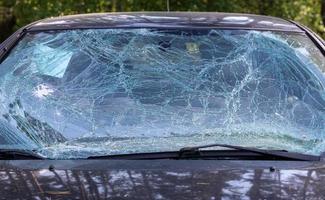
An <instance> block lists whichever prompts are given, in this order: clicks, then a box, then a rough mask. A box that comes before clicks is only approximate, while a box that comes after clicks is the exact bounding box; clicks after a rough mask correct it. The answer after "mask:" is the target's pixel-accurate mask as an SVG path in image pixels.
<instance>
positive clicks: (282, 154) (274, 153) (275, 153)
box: [179, 143, 320, 161]
mask: <svg viewBox="0 0 325 200" xmlns="http://www.w3.org/2000/svg"><path fill="white" fill-rule="evenodd" d="M209 147H225V148H231V149H235V150H239V151H246V152H252V153H257V154H261V155H265V156H271V157H275V158H282V159H289V160H299V161H319V160H320V157H319V156H314V155H307V154H301V153H295V152H288V151H285V150H281V151H279V150H265V149H259V148H252V147H243V146H236V145H228V144H217V143H215V144H209V145H202V146H193V147H184V148H181V149H180V150H179V151H180V154H181V156H188V155H195V154H199V153H200V149H204V148H209Z"/></svg>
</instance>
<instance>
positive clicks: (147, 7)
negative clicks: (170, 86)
mask: <svg viewBox="0 0 325 200" xmlns="http://www.w3.org/2000/svg"><path fill="white" fill-rule="evenodd" d="M166 1H167V0H0V30H1V33H0V41H1V39H3V38H4V36H7V35H8V34H9V33H11V32H12V31H14V30H15V29H17V28H18V27H22V26H24V25H26V24H28V23H30V22H33V21H36V20H39V19H43V18H46V17H51V16H61V15H69V14H78V13H92V12H128V11H166V9H167V7H166ZM169 1H170V10H171V11H207V12H239V13H253V14H262V15H271V16H276V17H281V18H285V19H292V20H295V21H298V22H300V23H302V24H305V25H307V26H308V27H310V28H311V29H313V30H314V31H316V32H318V33H319V34H320V35H321V36H322V37H323V38H324V37H325V28H324V23H325V22H324V21H323V20H324V19H325V16H322V14H321V13H322V12H323V15H324V9H325V8H324V6H325V3H324V2H323V1H325V0H169ZM322 2H323V10H322ZM3 27H6V28H3Z"/></svg>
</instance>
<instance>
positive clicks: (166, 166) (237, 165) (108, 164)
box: [0, 160, 325, 199]
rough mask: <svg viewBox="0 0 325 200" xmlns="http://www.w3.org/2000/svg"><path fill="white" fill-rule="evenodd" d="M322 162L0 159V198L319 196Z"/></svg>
mask: <svg viewBox="0 0 325 200" xmlns="http://www.w3.org/2000/svg"><path fill="white" fill-rule="evenodd" d="M324 185H325V163H324V162H294V161H215V160H178V161H177V160H175V161H174V160H151V161H150V160H142V161H140V160H138V161H132V160H126V161H125V160H124V161H123V160H74V161H73V160H70V161H55V160H52V161H47V160H46V161H25V160H24V161H18V160H17V161H0V194H1V196H0V199H108V198H109V199H220V198H227V199H228V198H229V199H324V198H325V191H324Z"/></svg>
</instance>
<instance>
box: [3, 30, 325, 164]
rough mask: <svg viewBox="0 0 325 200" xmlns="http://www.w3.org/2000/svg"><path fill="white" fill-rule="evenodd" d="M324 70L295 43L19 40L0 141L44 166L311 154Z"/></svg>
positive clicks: (75, 34) (179, 35)
mask: <svg viewBox="0 0 325 200" xmlns="http://www.w3.org/2000/svg"><path fill="white" fill-rule="evenodd" d="M324 69H325V62H324V57H323V55H322V54H321V52H320V51H319V50H318V49H317V48H316V47H315V46H314V44H313V43H312V42H311V41H310V40H309V39H308V38H307V37H306V36H304V35H297V34H296V35H294V34H292V35H290V34H288V33H280V32H279V33H274V32H259V31H242V30H153V29H107V30H103V29H101V30H99V29H96V30H69V31H60V32H44V33H35V34H27V35H26V36H25V37H24V38H23V40H22V41H21V42H20V43H19V44H18V45H17V46H16V47H15V48H14V49H13V51H12V52H11V53H10V55H9V56H8V57H7V59H6V60H5V61H4V62H3V63H2V64H0V91H1V93H0V100H1V105H2V106H1V107H0V113H1V115H0V116H2V118H1V123H3V124H6V127H9V128H10V130H11V131H5V130H4V131H2V132H1V134H2V135H4V136H5V137H9V138H16V139H15V140H14V141H15V142H14V143H16V144H17V145H18V146H19V144H22V145H21V148H27V147H26V143H27V146H28V144H30V145H31V146H33V147H34V148H35V146H37V149H38V150H39V151H40V152H42V154H44V155H45V156H48V157H52V158H71V157H87V156H90V155H101V154H119V153H132V152H152V151H165V150H177V149H179V148H181V147H183V146H189V145H200V144H208V143H212V142H218V143H225V144H237V145H244V146H255V147H262V148H274V149H287V150H290V151H297V152H309V153H314V154H318V153H320V152H322V151H323V150H324V148H325V146H324V144H325V143H324V140H323V138H324V134H325V123H324V122H325V91H324V77H323V72H322V70H324ZM9 128H7V129H8V130H9ZM4 136H2V137H4ZM3 141H7V140H4V139H2V138H0V146H1V145H2V146H1V147H6V148H8V147H9V148H10V145H8V142H3ZM2 143H7V144H6V145H4V144H2ZM23 144H24V145H23Z"/></svg>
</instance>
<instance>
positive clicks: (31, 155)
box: [0, 149, 44, 160]
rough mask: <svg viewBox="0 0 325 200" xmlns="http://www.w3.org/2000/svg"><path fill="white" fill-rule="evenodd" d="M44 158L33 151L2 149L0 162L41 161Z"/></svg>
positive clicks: (0, 150)
mask: <svg viewBox="0 0 325 200" xmlns="http://www.w3.org/2000/svg"><path fill="white" fill-rule="evenodd" d="M40 159H44V158H43V157H42V156H40V155H38V154H36V153H35V152H34V151H32V150H21V149H0V160H40Z"/></svg>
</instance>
